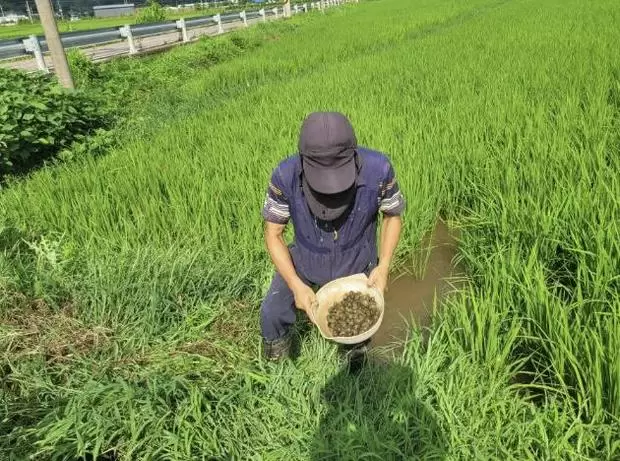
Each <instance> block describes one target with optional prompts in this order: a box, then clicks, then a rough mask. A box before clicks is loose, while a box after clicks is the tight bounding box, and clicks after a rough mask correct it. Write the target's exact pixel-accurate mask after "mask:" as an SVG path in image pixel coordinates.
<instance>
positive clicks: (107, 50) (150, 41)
mask: <svg viewBox="0 0 620 461" xmlns="http://www.w3.org/2000/svg"><path fill="white" fill-rule="evenodd" d="M280 17H281V16H280ZM275 19H276V18H275V17H273V16H272V17H268V18H267V20H268V21H273V20H275ZM261 21H262V19H260V18H253V19H248V21H247V23H248V27H249V26H250V25H252V24H256V23H258V22H261ZM222 27H223V29H224V33H226V32H230V31H232V30H235V29H240V28H243V27H245V26H244V25H243V22H242V21H236V22H231V23H227V24H222ZM187 35H188V38H189V40H190V41H194V40H196V39H198V38H199V37H201V36H205V35H208V36H214V35H218V27H217V25H213V26H207V27H196V28H193V29H188V30H187ZM181 43H183V42H182V36H181V31H180V30H179V31H178V32H167V33H163V34H159V35H150V36H146V37H139V38H138V37H134V44H135V46H136V49H137V51H138V54H142V53H148V52H154V51H157V50H161V49H165V48H170V47H172V46H176V45H179V44H181ZM80 49H81V50H82V51H83V52H84V54H85V55H86V56H88V57H89V58H90V59H91V60H93V61H107V60H109V59H112V58H114V57H117V56H127V55H129V45H128V44H127V40H122V41H120V40H119V41H115V42H111V43H107V44H105V45H97V46H92V47H87V48H86V47H84V48H80ZM44 59H45V63H46V65H47V67H48V69H53V65H52V61H51V58H50V56H49V54H48V53H46V54H45V56H44ZM0 66H2V67H10V68H13V69H19V70H23V71H25V72H34V71H36V70H38V68H37V63H36V61H35V59H34V57H32V58H26V59H21V60H17V61H5V62H0Z"/></svg>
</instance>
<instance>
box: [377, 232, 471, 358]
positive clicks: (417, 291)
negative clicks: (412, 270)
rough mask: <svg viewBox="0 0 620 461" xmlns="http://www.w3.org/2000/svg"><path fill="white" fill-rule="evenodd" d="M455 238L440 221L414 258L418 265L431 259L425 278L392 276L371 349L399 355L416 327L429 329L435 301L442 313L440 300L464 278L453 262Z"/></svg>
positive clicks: (455, 248) (404, 274)
mask: <svg viewBox="0 0 620 461" xmlns="http://www.w3.org/2000/svg"><path fill="white" fill-rule="evenodd" d="M456 238H457V235H456V233H455V232H454V230H451V229H450V228H449V227H448V226H447V225H446V224H445V223H444V222H443V221H441V220H439V221H437V223H436V225H435V228H434V229H433V231H432V232H431V233H430V234H429V235H426V236H425V237H424V239H423V241H422V244H421V247H420V250H419V251H418V252H417V253H416V254H415V255H414V257H415V258H416V260H418V261H419V260H420V259H419V258H422V259H424V258H428V259H427V264H426V270H425V272H424V275H423V277H421V278H419V279H418V278H415V277H414V276H412V275H411V274H408V273H405V272H403V273H400V274H392V275H391V276H390V281H389V284H388V289H387V291H386V292H385V303H386V304H385V312H384V314H383V323H382V324H381V327H380V328H379V330H378V331H377V333H375V335H374V336H373V338H372V340H371V343H370V346H371V348H373V349H377V350H380V351H385V350H390V351H393V352H396V353H397V352H398V351H399V350H401V349H402V344H403V341H405V340H406V339H407V337H408V335H409V331H410V330H411V328H412V327H413V326H414V325H415V327H418V328H424V327H428V326H430V323H431V318H432V310H433V301H434V299H435V298H436V299H437V303H436V304H437V308H438V309H440V308H441V299H442V298H443V297H445V296H446V295H447V294H448V293H450V292H452V291H454V290H455V289H456V288H457V287H458V286H459V278H461V279H462V276H463V275H464V272H463V270H462V269H461V268H460V267H458V266H457V265H455V264H454V261H453V259H454V258H455V256H456V253H457V243H456Z"/></svg>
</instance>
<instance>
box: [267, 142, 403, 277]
mask: <svg viewBox="0 0 620 461" xmlns="http://www.w3.org/2000/svg"><path fill="white" fill-rule="evenodd" d="M356 152H357V159H356V161H357V163H358V177H357V183H356V188H357V190H356V194H355V199H354V201H353V203H352V205H351V206H350V207H349V209H348V211H347V212H346V213H345V214H344V215H343V216H342V217H341V218H340V219H337V220H336V221H334V222H324V221H321V220H320V219H318V218H317V217H315V216H314V215H313V214H312V212H311V211H310V208H309V207H308V205H307V203H306V199H305V197H304V192H303V190H302V176H301V175H302V174H303V173H302V167H301V158H300V156H299V155H293V156H291V157H288V158H287V159H285V160H283V161H281V162H280V163H279V164H278V165H277V167H276V168H275V169H274V170H273V172H272V174H271V181H270V182H269V187H268V188H267V194H266V198H265V202H264V206H263V211H262V215H263V218H264V219H265V220H266V221H269V222H272V223H276V224H287V223H289V221H292V224H293V227H294V233H295V238H294V242H293V243H292V244H291V245H290V246H289V250H290V253H291V257H292V259H293V264H294V266H295V270H296V271H297V272H298V274H299V275H300V277H301V278H303V279H305V280H306V281H308V282H310V283H314V284H316V285H319V286H321V285H324V284H325V283H327V282H329V281H331V280H334V279H336V278H339V277H346V276H348V275H352V274H356V273H362V272H367V269H368V268H369V267H370V266H371V265H376V264H377V259H378V255H377V238H376V235H377V221H378V216H379V212H380V211H381V212H382V213H384V214H385V215H391V216H394V215H400V214H402V213H403V211H404V209H405V199H404V197H403V194H402V193H401V191H400V188H399V186H398V183H397V181H396V176H395V173H394V169H393V167H392V165H391V163H390V161H389V159H388V158H387V157H386V155H385V154H383V153H381V152H378V151H375V150H371V149H368V148H364V147H358V148H357V149H356Z"/></svg>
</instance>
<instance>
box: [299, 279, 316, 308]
mask: <svg viewBox="0 0 620 461" xmlns="http://www.w3.org/2000/svg"><path fill="white" fill-rule="evenodd" d="M293 295H294V296H295V306H297V309H301V310H302V311H305V312H306V314H308V315H310V310H311V309H312V307H313V306H314V305H315V304H316V303H317V299H316V294H315V293H314V291H313V290H312V288H310V287H309V286H308V285H306V284H305V283H303V282H302V281H301V280H299V281H297V282H295V284H294V285H293Z"/></svg>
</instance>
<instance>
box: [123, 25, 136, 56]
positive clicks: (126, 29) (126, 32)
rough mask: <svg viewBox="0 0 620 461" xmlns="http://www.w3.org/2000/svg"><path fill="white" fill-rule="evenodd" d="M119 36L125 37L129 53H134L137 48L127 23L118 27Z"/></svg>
mask: <svg viewBox="0 0 620 461" xmlns="http://www.w3.org/2000/svg"><path fill="white" fill-rule="evenodd" d="M120 31H121V37H125V38H126V39H127V44H128V45H129V54H136V53H137V52H138V50H137V49H136V44H135V43H134V42H133V35H132V34H131V26H130V25H129V24H126V25H124V26H123V27H121V28H120Z"/></svg>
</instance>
